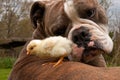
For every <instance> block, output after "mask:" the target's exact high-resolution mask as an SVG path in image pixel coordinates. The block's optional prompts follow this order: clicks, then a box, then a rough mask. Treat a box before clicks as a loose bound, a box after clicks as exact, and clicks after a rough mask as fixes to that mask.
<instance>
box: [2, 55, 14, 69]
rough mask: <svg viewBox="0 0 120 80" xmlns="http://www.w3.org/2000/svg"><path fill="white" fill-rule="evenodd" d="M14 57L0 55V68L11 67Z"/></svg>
mask: <svg viewBox="0 0 120 80" xmlns="http://www.w3.org/2000/svg"><path fill="white" fill-rule="evenodd" d="M15 60H16V58H13V57H0V68H4V69H7V68H12V66H13V64H14V62H15Z"/></svg>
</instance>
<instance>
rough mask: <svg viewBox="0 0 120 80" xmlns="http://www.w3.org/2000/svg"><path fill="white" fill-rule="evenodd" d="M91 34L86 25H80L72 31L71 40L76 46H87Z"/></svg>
mask: <svg viewBox="0 0 120 80" xmlns="http://www.w3.org/2000/svg"><path fill="white" fill-rule="evenodd" d="M90 37H91V34H90V33H89V29H88V28H87V27H84V26H81V27H80V28H77V29H75V30H74V31H73V32H72V41H73V42H74V43H76V44H77V45H78V47H85V48H86V47H87V46H88V43H89V42H90Z"/></svg>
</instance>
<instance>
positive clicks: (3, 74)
mask: <svg viewBox="0 0 120 80" xmlns="http://www.w3.org/2000/svg"><path fill="white" fill-rule="evenodd" d="M10 70H11V69H1V68H0V80H8V76H9V73H10Z"/></svg>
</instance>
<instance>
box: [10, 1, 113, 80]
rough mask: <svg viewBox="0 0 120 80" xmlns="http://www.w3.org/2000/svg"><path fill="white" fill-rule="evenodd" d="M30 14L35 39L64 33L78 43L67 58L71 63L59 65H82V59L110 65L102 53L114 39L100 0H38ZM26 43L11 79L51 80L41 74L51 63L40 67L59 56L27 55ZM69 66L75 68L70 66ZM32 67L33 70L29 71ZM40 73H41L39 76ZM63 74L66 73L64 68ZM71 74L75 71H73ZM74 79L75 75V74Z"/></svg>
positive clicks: (110, 46)
mask: <svg viewBox="0 0 120 80" xmlns="http://www.w3.org/2000/svg"><path fill="white" fill-rule="evenodd" d="M30 18H31V22H32V24H33V28H34V32H33V36H32V38H33V39H45V38H47V37H50V36H63V37H67V38H68V39H69V40H71V41H72V42H73V43H74V46H73V52H72V53H71V55H69V56H68V59H67V62H68V63H67V62H65V63H64V62H63V63H62V65H61V66H59V67H61V68H65V69H66V68H67V69H68V67H65V64H69V66H72V67H73V66H76V65H77V64H78V66H80V64H81V63H80V62H83V63H86V64H90V65H93V66H98V67H106V63H105V60H104V58H103V56H102V53H110V52H111V51H112V49H113V42H112V40H111V38H110V36H109V33H108V26H107V23H108V20H107V17H106V14H105V11H104V9H103V8H102V6H100V5H99V3H98V2H97V0H41V1H37V2H35V3H34V4H33V5H32V7H31V11H30ZM26 45H27V44H26ZM26 45H25V47H24V48H23V50H22V51H21V53H20V55H19V58H18V59H17V61H16V63H15V65H14V66H13V69H12V72H11V74H10V77H9V79H10V80H19V78H20V79H21V78H22V80H26V79H27V80H28V78H29V80H30V79H45V80H47V79H48V80H50V78H40V77H43V76H42V75H40V74H42V72H44V70H45V69H47V67H49V66H47V65H45V68H44V67H43V66H42V69H41V68H40V70H38V69H39V67H41V64H43V63H45V62H51V61H56V60H53V59H47V60H42V59H40V58H38V57H36V56H27V55H26ZM72 61H77V62H72ZM28 67H29V68H28ZM61 68H60V69H61ZM43 69H44V70H43ZM69 69H70V70H71V68H70V67H69ZM29 70H30V71H31V73H29ZM41 70H42V71H41ZM54 70H55V69H54ZM54 70H53V71H52V72H54ZM57 70H58V69H57ZM78 70H79V68H78V67H77V66H76V69H75V71H78ZM34 73H35V74H34ZM68 73H69V72H68ZM38 74H39V76H37V75H38ZM45 74H47V73H45ZM51 74H52V73H51ZM59 74H62V71H61V72H60V73H59ZM70 74H71V75H72V73H70ZM33 75H34V76H33ZM47 75H48V74H47ZM35 76H36V78H35ZM30 77H31V78H30ZM51 80H52V79H51ZM61 80H63V79H61ZM65 80H67V79H65ZM71 80H75V79H72V78H71Z"/></svg>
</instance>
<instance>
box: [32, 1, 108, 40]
mask: <svg viewBox="0 0 120 80" xmlns="http://www.w3.org/2000/svg"><path fill="white" fill-rule="evenodd" d="M30 17H31V21H32V23H33V25H34V29H35V31H34V35H35V36H36V37H38V36H40V37H41V36H42V37H41V38H45V37H48V36H54V35H63V36H65V35H67V33H68V32H69V31H70V29H71V28H72V27H73V25H71V24H73V23H75V22H77V21H78V23H80V22H79V18H82V19H86V21H87V23H92V24H94V23H95V24H98V25H99V24H100V25H101V24H102V25H106V24H107V17H106V14H105V11H104V9H103V8H102V7H101V6H100V5H99V4H98V2H97V0H40V1H38V2H35V3H34V4H33V5H32V7H31V12H30ZM77 19H78V20H77ZM81 21H82V22H81V23H85V21H84V20H81ZM36 29H37V31H36Z"/></svg>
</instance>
